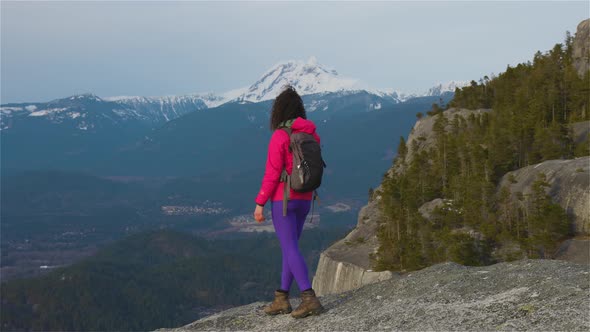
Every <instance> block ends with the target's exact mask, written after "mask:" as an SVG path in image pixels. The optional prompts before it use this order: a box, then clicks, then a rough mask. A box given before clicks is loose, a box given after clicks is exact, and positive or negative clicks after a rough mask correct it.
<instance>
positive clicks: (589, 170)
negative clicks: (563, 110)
mask: <svg viewBox="0 0 590 332" xmlns="http://www.w3.org/2000/svg"><path fill="white" fill-rule="evenodd" d="M539 173H544V174H545V175H546V176H547V183H549V185H550V187H549V188H548V192H547V193H548V194H549V195H550V196H551V197H552V199H553V201H554V202H556V203H558V204H559V205H561V206H562V207H563V208H564V209H565V210H566V212H567V213H568V214H569V215H570V216H571V217H572V220H573V228H574V231H575V233H576V234H577V235H588V234H590V204H589V202H590V157H582V158H576V159H572V160H547V161H544V162H542V163H540V164H536V165H531V166H527V167H523V168H521V169H518V170H516V171H513V172H509V173H507V174H506V175H504V176H503V177H502V180H501V181H500V184H499V186H498V187H499V188H501V187H504V186H506V187H507V188H509V189H510V191H511V192H512V194H513V195H514V194H515V193H517V192H521V193H523V194H524V195H525V196H526V195H527V194H529V193H530V192H531V188H532V184H533V182H535V180H537V175H538V174H539ZM515 199H516V198H515Z"/></svg>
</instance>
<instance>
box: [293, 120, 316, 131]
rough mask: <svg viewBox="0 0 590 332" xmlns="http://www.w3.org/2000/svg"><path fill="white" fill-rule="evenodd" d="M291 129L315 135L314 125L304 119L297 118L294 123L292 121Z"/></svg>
mask: <svg viewBox="0 0 590 332" xmlns="http://www.w3.org/2000/svg"><path fill="white" fill-rule="evenodd" d="M291 129H293V131H300V132H304V133H308V134H313V133H315V129H316V126H315V123H313V122H312V121H310V120H307V119H304V118H297V119H295V121H293V124H292V125H291Z"/></svg>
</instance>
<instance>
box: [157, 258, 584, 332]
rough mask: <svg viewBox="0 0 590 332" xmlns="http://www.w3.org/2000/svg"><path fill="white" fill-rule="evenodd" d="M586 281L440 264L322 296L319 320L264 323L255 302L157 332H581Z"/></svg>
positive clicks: (569, 269) (519, 265) (542, 267)
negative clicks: (227, 331)
mask: <svg viewBox="0 0 590 332" xmlns="http://www.w3.org/2000/svg"><path fill="white" fill-rule="evenodd" d="M589 278H590V275H589V266H588V265H580V264H575V263H571V262H565V261H559V260H521V261H515V262H511V263H500V264H496V265H492V266H485V267H465V266H462V265H458V264H455V263H443V264H438V265H434V266H431V267H429V268H426V269H423V270H420V271H416V272H413V273H411V274H407V275H404V276H402V277H399V278H392V279H389V280H385V281H382V282H378V283H374V284H371V285H367V286H364V287H361V288H359V289H355V290H351V291H348V292H345V293H342V294H331V295H325V296H322V297H320V300H321V301H322V304H323V305H324V307H325V308H326V312H324V313H323V314H321V315H319V316H310V317H307V318H304V319H294V318H292V317H290V315H278V316H266V315H265V314H264V313H263V312H262V311H261V310H262V306H263V305H265V304H266V302H255V303H252V304H249V305H245V306H241V307H236V308H232V309H229V310H226V311H223V312H220V313H217V314H214V315H211V316H209V317H205V318H203V319H200V320H198V321H195V322H193V323H190V324H188V325H185V326H182V327H179V328H174V329H165V328H164V329H158V330H157V331H212V330H217V331H220V330H232V331H234V330H241V331H244V330H246V331H361V330H362V331H367V330H373V331H374V330H387V331H392V330H403V331H426V330H437V331H441V330H445V331H448V330H469V331H495V330H500V331H506V330H511V331H512V330H519V331H556V330H561V331H563V330H568V331H588V330H590V315H589V311H588V308H589V307H590V279H589ZM291 304H292V305H293V306H297V305H298V304H299V299H291Z"/></svg>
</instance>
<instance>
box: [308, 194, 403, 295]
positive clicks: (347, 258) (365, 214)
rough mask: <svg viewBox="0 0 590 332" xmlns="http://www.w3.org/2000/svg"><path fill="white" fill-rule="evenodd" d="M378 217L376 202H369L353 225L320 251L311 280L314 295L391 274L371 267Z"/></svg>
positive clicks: (340, 289) (343, 288)
mask: <svg viewBox="0 0 590 332" xmlns="http://www.w3.org/2000/svg"><path fill="white" fill-rule="evenodd" d="M379 218H380V216H379V210H378V208H377V204H376V203H375V202H370V203H369V204H368V205H366V206H364V207H363V208H362V209H361V211H360V212H359V217H358V223H357V226H356V227H355V228H354V229H353V230H352V231H351V232H350V233H349V234H348V235H347V236H346V237H344V238H343V239H341V240H340V241H338V242H336V243H334V244H333V245H332V246H330V247H329V248H328V249H326V250H325V251H324V252H322V253H321V255H320V260H319V262H318V267H317V270H316V273H315V276H314V278H313V282H312V287H313V289H314V290H315V291H316V294H318V295H324V294H333V293H340V292H344V291H347V290H351V289H355V288H358V287H361V286H363V285H367V284H370V283H373V282H377V281H381V280H386V279H389V278H391V277H392V276H393V274H392V273H391V272H390V271H383V272H375V271H373V270H372V269H371V262H370V259H369V255H370V254H371V253H373V252H374V251H375V250H376V249H377V247H378V245H379V243H378V241H377V237H376V235H375V234H376V230H375V228H376V227H377V222H378V220H379Z"/></svg>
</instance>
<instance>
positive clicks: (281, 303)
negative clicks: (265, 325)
mask: <svg viewBox="0 0 590 332" xmlns="http://www.w3.org/2000/svg"><path fill="white" fill-rule="evenodd" d="M291 310H292V308H291V303H289V293H285V292H279V291H278V290H275V299H274V300H273V301H272V303H271V304H269V305H267V306H265V307H264V312H265V313H267V314H268V315H276V314H288V313H290V312H291Z"/></svg>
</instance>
